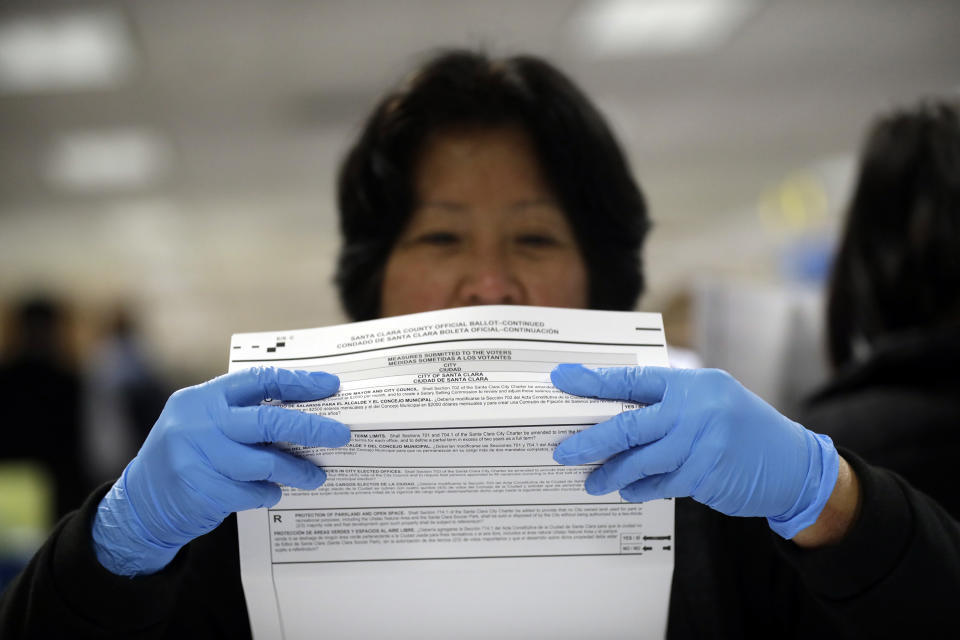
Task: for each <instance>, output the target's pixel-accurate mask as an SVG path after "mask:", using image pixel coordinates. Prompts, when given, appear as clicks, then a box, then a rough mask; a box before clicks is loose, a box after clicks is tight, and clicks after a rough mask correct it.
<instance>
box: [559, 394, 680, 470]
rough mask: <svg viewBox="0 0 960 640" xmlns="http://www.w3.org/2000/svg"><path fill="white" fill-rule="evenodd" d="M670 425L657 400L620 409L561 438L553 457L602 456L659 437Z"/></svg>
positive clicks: (576, 460)
mask: <svg viewBox="0 0 960 640" xmlns="http://www.w3.org/2000/svg"><path fill="white" fill-rule="evenodd" d="M670 426H671V425H670V423H669V422H668V421H667V420H665V419H664V418H663V416H662V415H661V413H660V405H658V404H655V405H650V406H647V407H641V408H639V409H634V410H633V411H624V412H623V413H620V414H618V415H615V416H614V417H612V418H610V419H609V420H605V421H604V422H600V423H598V424H595V425H593V426H592V427H589V428H587V429H584V430H583V431H581V432H579V433H575V434H573V435H572V436H570V437H569V438H567V439H566V440H564V441H563V442H561V443H560V444H559V445H557V448H556V449H554V451H553V459H554V460H556V461H557V462H559V463H560V464H585V463H587V462H596V461H597V460H605V459H607V458H609V457H610V456H612V455H613V454H615V453H620V452H621V451H627V450H629V449H631V448H633V447H636V446H639V445H643V444H647V443H650V442H653V441H655V440H659V439H660V438H662V437H663V436H664V435H666V433H667V431H669V429H670Z"/></svg>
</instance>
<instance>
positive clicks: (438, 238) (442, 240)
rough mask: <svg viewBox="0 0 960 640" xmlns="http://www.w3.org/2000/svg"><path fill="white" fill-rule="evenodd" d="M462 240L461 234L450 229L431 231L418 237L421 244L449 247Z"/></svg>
mask: <svg viewBox="0 0 960 640" xmlns="http://www.w3.org/2000/svg"><path fill="white" fill-rule="evenodd" d="M459 241H460V238H459V236H457V234H455V233H451V232H449V231H431V232H429V233H424V234H421V235H420V236H419V237H418V238H417V242H419V243H420V244H428V245H432V246H435V247H447V246H450V245H453V244H456V243H457V242H459Z"/></svg>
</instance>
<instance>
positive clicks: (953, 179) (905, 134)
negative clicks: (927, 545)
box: [800, 101, 960, 518]
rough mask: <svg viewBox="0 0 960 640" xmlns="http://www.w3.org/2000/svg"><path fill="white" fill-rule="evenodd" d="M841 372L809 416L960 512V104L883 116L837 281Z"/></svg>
mask: <svg viewBox="0 0 960 640" xmlns="http://www.w3.org/2000/svg"><path fill="white" fill-rule="evenodd" d="M827 333H828V341H829V342H828V346H829V353H830V359H831V361H832V364H833V367H834V370H835V377H834V379H833V380H832V381H830V382H829V384H827V385H826V386H825V387H824V388H823V389H821V390H819V391H818V392H817V393H816V394H814V395H813V396H812V397H811V398H810V399H809V401H808V403H807V405H806V407H805V408H804V411H803V413H802V414H801V416H800V421H801V422H802V423H803V424H805V425H807V426H809V427H811V428H814V429H816V430H818V431H820V432H822V433H825V434H827V435H829V436H830V437H831V438H833V439H834V441H835V442H837V444H838V445H842V446H845V447H849V448H851V449H853V450H855V451H856V452H857V453H859V454H860V455H861V456H863V458H864V459H865V460H867V461H869V462H871V463H873V464H876V465H879V466H882V467H885V468H887V469H891V470H893V471H896V472H898V473H900V474H901V475H903V477H904V478H906V479H907V480H908V481H909V482H910V483H911V484H912V485H913V486H914V487H916V488H918V489H920V490H922V491H924V492H926V493H928V494H929V495H931V496H932V497H934V498H936V499H937V500H938V501H939V502H940V503H941V504H942V505H943V506H944V507H946V508H947V510H948V511H949V512H950V513H951V514H953V516H954V517H958V518H960V494H958V493H957V491H956V490H955V487H956V479H955V475H954V474H953V473H952V471H951V469H952V467H953V465H954V464H955V462H956V460H957V459H960V372H958V371H957V366H956V363H957V362H960V113H958V107H957V105H956V104H954V103H950V102H947V101H934V102H926V103H923V104H921V105H920V106H918V107H915V108H912V109H908V110H902V111H896V112H894V113H892V114H890V115H887V116H884V117H882V118H880V119H879V120H878V121H877V122H876V123H875V124H874V125H873V127H872V129H871V131H870V133H869V135H868V137H867V140H866V144H865V147H864V150H863V153H862V159H861V166H860V171H859V176H858V178H857V183H856V188H855V190H854V194H853V198H852V200H851V203H850V206H849V210H848V212H847V218H846V228H845V230H844V234H843V238H842V241H841V243H840V249H839V252H838V254H837V257H836V263H835V266H834V270H833V273H832V278H831V282H830V291H829V297H828V309H827Z"/></svg>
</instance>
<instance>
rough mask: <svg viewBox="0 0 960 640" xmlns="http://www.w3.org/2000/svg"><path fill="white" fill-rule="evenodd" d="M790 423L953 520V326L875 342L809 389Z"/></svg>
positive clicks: (958, 334)
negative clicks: (887, 474) (893, 477)
mask: <svg viewBox="0 0 960 640" xmlns="http://www.w3.org/2000/svg"><path fill="white" fill-rule="evenodd" d="M798 421H799V422H800V424H802V425H804V426H805V427H807V428H808V429H812V430H813V431H816V432H818V433H825V434H827V435H829V436H830V437H831V438H833V440H834V442H835V443H836V444H837V445H838V446H841V447H846V448H848V449H851V450H853V451H856V452H857V454H858V455H859V456H861V457H862V458H863V459H864V460H866V461H867V462H869V463H871V464H874V465H878V466H881V467H885V468H887V469H890V470H892V471H896V472H897V473H899V474H900V475H902V476H903V477H904V478H905V479H906V480H907V481H908V482H910V484H912V485H913V486H914V487H916V488H917V489H920V490H921V491H924V492H926V493H927V494H929V495H930V496H932V497H933V498H935V499H936V500H937V501H938V502H939V503H940V504H941V505H943V506H944V507H945V508H946V509H947V511H949V512H950V513H951V514H952V515H953V517H954V518H958V519H960V491H958V489H960V481H958V479H957V473H956V471H955V469H956V465H957V461H958V460H960V330H956V329H954V330H952V331H943V332H939V333H937V332H923V333H911V334H904V335H900V336H897V337H895V338H891V339H889V340H887V341H886V342H884V343H882V344H879V345H878V346H877V348H876V349H875V350H874V352H873V353H872V354H871V355H870V357H869V358H868V359H867V360H866V361H864V362H862V363H857V364H855V365H853V366H850V367H849V368H847V369H845V370H844V371H841V372H839V374H838V375H837V376H836V378H835V379H834V380H833V381H832V382H830V383H829V384H828V385H827V386H825V387H824V388H823V389H821V390H820V391H819V392H817V393H816V394H815V395H814V396H813V397H812V398H811V399H810V400H809V401H808V402H807V403H806V406H805V408H804V410H803V412H802V413H801V415H800V416H799V420H798Z"/></svg>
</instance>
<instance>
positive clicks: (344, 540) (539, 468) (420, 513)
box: [230, 306, 674, 639]
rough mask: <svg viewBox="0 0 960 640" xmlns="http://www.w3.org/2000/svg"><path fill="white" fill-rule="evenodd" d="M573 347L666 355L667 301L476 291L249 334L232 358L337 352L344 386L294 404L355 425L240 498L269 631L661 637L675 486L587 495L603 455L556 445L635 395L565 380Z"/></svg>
mask: <svg viewBox="0 0 960 640" xmlns="http://www.w3.org/2000/svg"><path fill="white" fill-rule="evenodd" d="M562 362H574V363H581V364H584V365H587V366H590V367H604V366H623V365H638V364H639V365H660V366H666V365H667V352H666V345H665V340H664V334H663V324H662V321H661V318H660V316H659V314H652V313H634V312H615V311H587V310H570V309H553V308H540V307H521V306H483V307H465V308H459V309H450V310H443V311H431V312H426V313H418V314H413V315H407V316H398V317H393V318H384V319H380V320H372V321H368V322H358V323H353V324H346V325H340V326H333V327H324V328H319V329H305V330H297V331H282V332H272V333H245V334H237V335H234V336H233V340H232V344H231V349H230V370H231V371H235V370H238V369H242V368H245V367H250V366H258V365H264V366H275V367H283V368H288V369H305V370H317V371H328V372H330V373H335V374H337V375H338V376H340V380H341V387H340V391H339V392H338V393H337V394H336V395H334V396H331V397H330V398H326V399H323V400H318V401H313V402H302V403H288V404H286V405H285V406H289V407H295V408H297V409H300V410H304V411H309V412H315V413H318V414H321V415H325V416H330V417H333V418H336V419H337V420H340V421H341V422H344V423H346V424H347V425H349V426H350V427H351V429H352V432H353V435H352V440H351V441H350V443H349V444H348V445H347V446H345V447H343V448H341V449H324V448H305V447H299V446H292V445H281V446H285V447H287V448H289V449H290V450H291V451H293V452H295V453H296V454H298V455H301V456H305V457H307V458H309V459H310V460H313V461H315V462H316V463H317V464H318V465H320V466H322V467H323V468H324V469H325V470H326V471H327V474H328V477H327V482H326V483H325V484H324V485H323V486H321V487H320V488H319V489H317V490H315V491H303V490H297V489H291V488H288V487H284V488H283V498H282V499H281V500H280V502H279V503H277V505H276V506H274V507H272V508H270V509H257V510H253V511H245V512H241V513H240V514H239V516H238V522H239V536H240V564H241V570H242V580H243V587H244V592H245V594H246V600H247V608H248V610H249V615H250V623H251V627H252V629H253V633H254V637H256V638H258V639H264V638H286V639H294V638H317V637H323V638H377V637H391V638H470V637H476V638H534V637H544V638H584V637H590V638H622V637H628V636H629V637H632V638H646V637H651V638H652V637H662V636H663V634H664V632H665V629H666V619H667V604H668V599H669V593H670V581H671V576H672V571H673V539H674V531H673V528H674V517H673V501H671V500H657V501H652V502H647V503H643V504H632V503H628V502H625V501H623V500H622V499H621V498H620V496H619V495H618V494H616V493H612V494H610V495H606V496H590V495H588V494H587V493H586V492H585V491H584V489H583V482H584V480H585V478H586V477H587V475H588V474H589V472H590V471H591V470H593V469H594V468H596V465H583V466H578V467H564V466H561V465H559V464H557V463H556V462H554V460H553V458H552V453H553V449H554V447H555V446H556V445H557V444H558V443H559V442H560V441H561V440H563V439H565V438H566V437H568V436H569V435H570V434H572V433H575V432H576V431H579V430H581V429H584V428H586V427H588V426H590V425H592V424H595V423H597V422H599V421H602V420H605V419H607V418H609V417H610V416H612V415H614V414H617V413H619V412H622V411H631V410H634V409H636V408H637V407H636V405H633V404H631V403H629V402H615V401H606V400H603V401H602V400H595V399H590V398H578V397H575V396H571V395H568V394H565V393H562V392H560V391H559V390H557V389H556V388H555V387H554V386H553V385H552V384H551V383H550V377H549V375H550V370H551V369H553V367H554V366H555V365H557V364H558V363H562Z"/></svg>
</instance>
